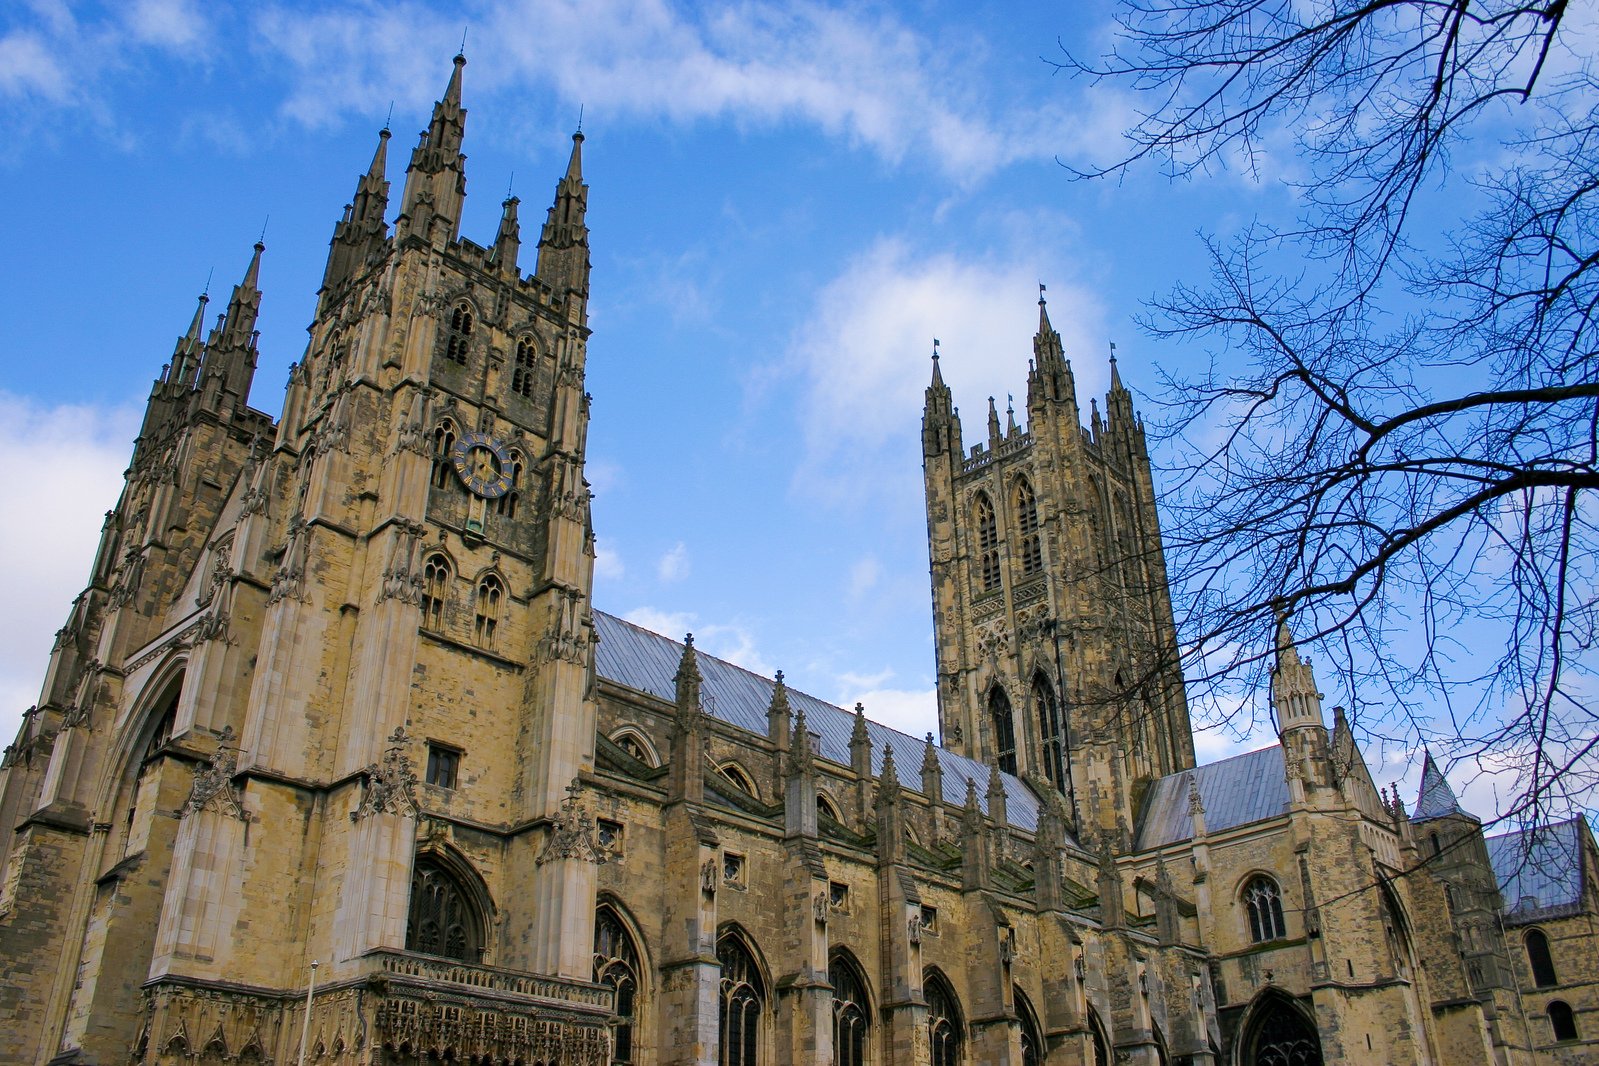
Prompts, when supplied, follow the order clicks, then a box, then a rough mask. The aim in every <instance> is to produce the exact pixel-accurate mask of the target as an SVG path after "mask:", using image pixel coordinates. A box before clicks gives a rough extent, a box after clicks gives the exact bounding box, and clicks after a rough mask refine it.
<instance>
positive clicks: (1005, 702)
mask: <svg viewBox="0 0 1599 1066" xmlns="http://www.w3.org/2000/svg"><path fill="white" fill-rule="evenodd" d="M988 717H989V721H990V722H991V723H992V724H993V726H994V762H995V764H996V765H998V767H999V768H1000V769H1001V770H1003V771H1004V772H1005V773H1007V774H1014V773H1015V772H1016V716H1015V715H1014V714H1012V713H1011V709H1010V697H1009V696H1007V695H1005V690H1004V689H1002V688H1000V687H999V686H998V685H995V686H994V687H993V688H992V689H990V690H989V693H988Z"/></svg>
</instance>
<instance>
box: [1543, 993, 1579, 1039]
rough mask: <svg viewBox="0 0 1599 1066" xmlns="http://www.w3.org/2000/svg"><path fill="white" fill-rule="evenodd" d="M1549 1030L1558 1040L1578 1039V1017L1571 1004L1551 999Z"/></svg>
mask: <svg viewBox="0 0 1599 1066" xmlns="http://www.w3.org/2000/svg"><path fill="white" fill-rule="evenodd" d="M1549 1030H1550V1032H1552V1033H1553V1034H1554V1037H1555V1039H1556V1040H1575V1039H1577V1018H1576V1016H1575V1015H1574V1014H1572V1012H1571V1004H1569V1003H1565V1002H1562V1001H1561V1000H1558V999H1552V1000H1550V1001H1549Z"/></svg>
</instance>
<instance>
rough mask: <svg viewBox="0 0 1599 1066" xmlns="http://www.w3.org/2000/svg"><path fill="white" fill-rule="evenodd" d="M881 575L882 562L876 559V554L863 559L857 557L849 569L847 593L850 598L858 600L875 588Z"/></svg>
mask: <svg viewBox="0 0 1599 1066" xmlns="http://www.w3.org/2000/svg"><path fill="white" fill-rule="evenodd" d="M882 577H883V564H882V563H880V562H878V561H877V557H876V556H873V555H868V556H866V557H865V558H863V559H857V560H856V561H855V565H854V566H852V567H850V570H849V589H848V592H847V595H848V596H849V598H850V599H851V600H859V599H860V598H861V597H863V596H865V595H866V594H867V593H868V592H870V591H872V589H874V588H876V587H877V583H878V581H880V580H881V579H882Z"/></svg>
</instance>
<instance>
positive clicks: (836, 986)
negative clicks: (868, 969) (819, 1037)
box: [827, 952, 872, 1066]
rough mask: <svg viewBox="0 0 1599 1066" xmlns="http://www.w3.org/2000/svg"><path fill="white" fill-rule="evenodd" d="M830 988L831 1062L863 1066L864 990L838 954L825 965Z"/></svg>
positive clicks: (868, 1025)
mask: <svg viewBox="0 0 1599 1066" xmlns="http://www.w3.org/2000/svg"><path fill="white" fill-rule="evenodd" d="M827 983H828V984H830V985H832V986H833V1061H834V1062H835V1063H836V1064H837V1066H866V1062H867V1057H866V1055H867V1051H868V1050H869V1048H870V1042H871V1031H872V1022H871V1014H870V1010H871V1007H870V1004H869V1003H868V1001H867V998H866V986H865V983H864V982H862V981H861V979H860V975H859V974H858V973H857V972H856V969H855V967H854V966H853V965H851V963H850V960H849V959H848V957H846V956H845V955H844V954H843V953H842V952H837V953H835V954H834V955H833V957H832V959H831V960H830V961H829V962H828V965H827Z"/></svg>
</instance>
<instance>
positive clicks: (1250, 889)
mask: <svg viewBox="0 0 1599 1066" xmlns="http://www.w3.org/2000/svg"><path fill="white" fill-rule="evenodd" d="M1244 905H1245V906H1246V907H1247V908H1248V909H1249V937H1250V939H1251V940H1253V941H1254V942H1255V943H1257V944H1259V943H1262V942H1264V941H1267V940H1281V939H1282V938H1283V937H1285V936H1287V935H1288V927H1287V923H1286V922H1284V921H1283V899H1282V890H1281V889H1279V888H1278V887H1277V882H1276V881H1273V880H1272V879H1271V878H1269V877H1267V876H1265V875H1264V874H1262V875H1260V876H1259V877H1255V878H1253V879H1251V880H1250V882H1249V883H1248V884H1247V885H1245V886H1244Z"/></svg>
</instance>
